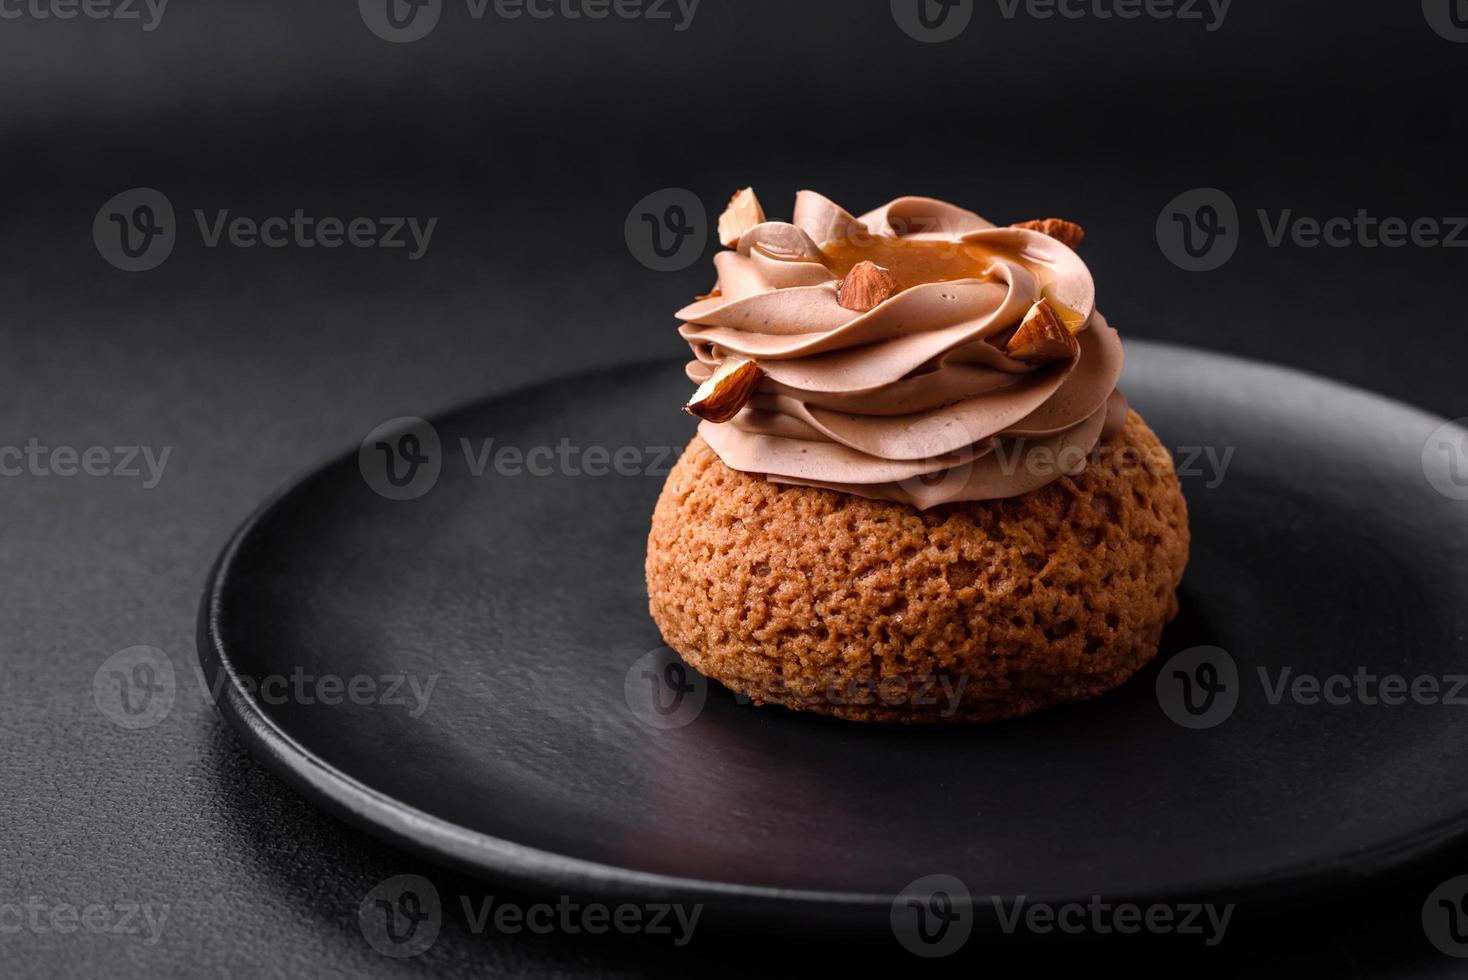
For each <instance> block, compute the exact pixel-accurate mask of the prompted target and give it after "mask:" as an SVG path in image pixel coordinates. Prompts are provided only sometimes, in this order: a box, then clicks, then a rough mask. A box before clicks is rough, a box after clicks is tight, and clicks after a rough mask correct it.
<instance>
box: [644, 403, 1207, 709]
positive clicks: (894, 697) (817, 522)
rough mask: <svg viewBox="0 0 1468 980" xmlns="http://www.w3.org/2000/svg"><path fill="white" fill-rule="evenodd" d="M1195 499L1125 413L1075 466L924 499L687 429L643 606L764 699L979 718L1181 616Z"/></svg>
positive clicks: (731, 683)
mask: <svg viewBox="0 0 1468 980" xmlns="http://www.w3.org/2000/svg"><path fill="white" fill-rule="evenodd" d="M1187 557H1188V526H1187V505H1186V503H1185V502H1184V500H1183V496H1182V492H1181V489H1180V487H1179V485H1178V480H1177V476H1176V475H1175V473H1174V471H1173V466H1172V461H1171V457H1170V455H1169V454H1168V453H1167V452H1166V450H1165V449H1164V448H1163V447H1162V446H1161V444H1160V443H1159V442H1158V440H1157V437H1156V435H1154V434H1153V432H1152V430H1151V429H1150V428H1148V427H1147V425H1146V423H1145V422H1143V421H1142V419H1141V418H1140V417H1139V416H1138V415H1136V414H1135V413H1132V414H1130V416H1129V417H1128V419H1127V421H1126V424H1125V426H1124V427H1123V429H1122V431H1121V432H1119V433H1118V434H1117V435H1115V436H1114V437H1113V438H1112V439H1111V440H1109V441H1108V442H1107V443H1105V444H1103V446H1102V447H1100V448H1099V450H1098V452H1097V454H1096V455H1095V457H1094V458H1093V460H1092V462H1091V465H1090V466H1089V467H1088V468H1087V469H1086V470H1085V471H1084V472H1083V473H1081V474H1080V475H1079V476H1076V477H1061V478H1060V479H1058V480H1055V481H1054V482H1052V483H1050V484H1048V485H1047V486H1045V487H1042V488H1041V489H1039V490H1036V491H1034V492H1033V493H1029V494H1026V495H1024V496H1021V497H1016V498H1013V499H1009V500H994V501H982V502H977V503H959V504H946V505H943V506H940V507H936V508H933V509H932V510H929V511H926V512H922V511H918V510H916V509H915V508H913V507H910V506H908V505H906V504H901V503H892V502H887V501H878V500H868V499H865V498H861V497H855V496H851V495H849V494H843V493H838V492H836V491H831V490H821V489H815V488H811V487H799V486H782V485H779V484H774V483H771V482H769V481H767V480H765V479H764V478H762V477H760V476H756V475H750V474H745V473H740V472H738V471H736V470H732V469H730V468H729V467H727V466H725V465H724V464H723V462H722V461H720V460H719V458H718V457H717V456H716V455H715V454H714V452H713V450H712V449H710V448H709V446H708V444H707V443H705V442H704V441H703V439H701V438H699V437H695V438H694V439H693V441H692V442H691V443H689V445H688V447H687V449H686V450H685V451H684V453H683V456H682V458H681V459H680V460H679V461H678V463H677V465H676V466H675V467H674V468H673V470H672V472H671V473H670V474H669V476H668V480H667V483H666V484H665V486H664V487H663V491H662V494H661V496H660V497H659V498H658V502H657V507H656V509H655V511H654V513H653V520H652V532H651V534H650V535H649V537H648V549H647V587H648V594H649V599H650V608H651V611H652V617H653V619H654V620H655V621H656V623H657V625H658V628H659V629H660V630H661V631H662V634H663V638H664V640H665V641H666V642H667V644H668V645H669V646H671V647H672V648H673V649H675V650H677V651H678V653H679V654H680V655H681V656H682V657H683V658H684V659H685V660H686V661H688V663H689V664H691V665H692V666H694V667H695V668H697V669H698V670H700V671H702V672H703V673H704V674H706V675H708V676H710V677H712V678H714V679H716V680H718V681H720V682H721V683H723V684H724V685H725V686H727V687H729V688H730V689H732V690H733V691H735V692H736V693H740V694H744V695H747V696H749V697H750V698H751V699H752V700H753V701H754V702H755V703H764V702H773V703H777V704H783V705H786V706H787V707H790V708H794V709H797V710H802V711H813V712H819V713H822V714H828V715H834V716H837V717H840V718H846V719H851V720H858V721H885V722H894V721H895V722H938V721H988V720H996V719H1000V718H1009V717H1015V716H1018V715H1024V714H1028V713H1030V712H1033V711H1037V710H1040V709H1042V708H1045V707H1049V706H1051V705H1055V704H1060V703H1063V702H1068V701H1078V700H1083V699H1086V698H1092V697H1096V696H1097V695H1100V694H1102V693H1104V692H1106V691H1109V690H1111V689H1113V688H1115V687H1116V686H1117V685H1119V684H1121V683H1122V682H1123V681H1125V680H1126V679H1127V678H1128V677H1130V676H1131V675H1132V674H1133V673H1135V672H1136V671H1137V670H1138V669H1139V668H1141V667H1142V666H1143V665H1144V664H1145V663H1146V662H1147V661H1148V660H1150V659H1151V658H1152V657H1153V656H1154V655H1155V654H1156V652H1157V644H1158V641H1159V638H1160V636H1161V633H1162V628H1163V627H1164V626H1165V625H1166V624H1167V623H1168V621H1170V620H1171V619H1172V618H1173V617H1174V616H1175V615H1176V614H1177V596H1176V587H1177V584H1178V582H1179V581H1180V580H1181V578H1182V574H1183V569H1184V567H1185V566H1186V564H1187Z"/></svg>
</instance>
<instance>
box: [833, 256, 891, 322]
mask: <svg viewBox="0 0 1468 980" xmlns="http://www.w3.org/2000/svg"><path fill="white" fill-rule="evenodd" d="M896 292H897V280H896V279H894V278H893V277H892V273H890V272H888V271H887V270H886V269H884V268H882V267H881V266H880V265H877V264H876V263H874V262H865V261H863V262H858V263H857V264H856V265H854V266H852V267H851V271H850V272H848V273H847V274H846V278H845V279H843V280H841V285H840V286H839V287H837V289H836V301H837V302H838V303H840V304H841V305H842V306H843V307H845V308H846V309H848V310H853V311H855V312H857V313H866V312H867V311H869V310H874V309H876V308H877V307H878V306H879V305H881V304H882V303H884V302H885V301H887V300H888V299H890V298H891V297H892V295H893V294H894V293H896Z"/></svg>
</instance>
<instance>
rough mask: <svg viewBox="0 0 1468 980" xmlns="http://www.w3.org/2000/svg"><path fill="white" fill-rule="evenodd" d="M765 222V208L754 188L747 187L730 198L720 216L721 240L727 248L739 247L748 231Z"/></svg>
mask: <svg viewBox="0 0 1468 980" xmlns="http://www.w3.org/2000/svg"><path fill="white" fill-rule="evenodd" d="M764 223H765V209H764V208H762V207H760V204H759V198H757V197H755V196H754V188H752V187H746V188H744V190H742V191H740V192H739V193H737V194H735V195H734V196H733V197H731V198H729V206H728V207H726V208H725V209H724V213H723V214H721V215H720V216H719V242H720V243H721V244H722V245H723V246H724V247H725V248H737V247H738V246H739V239H741V238H743V237H744V233H745V232H746V231H748V230H749V229H751V228H753V227H754V226H755V225H762V224H764Z"/></svg>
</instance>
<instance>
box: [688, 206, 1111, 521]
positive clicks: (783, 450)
mask: <svg viewBox="0 0 1468 980" xmlns="http://www.w3.org/2000/svg"><path fill="white" fill-rule="evenodd" d="M903 245H916V246H917V248H918V249H920V250H922V251H923V252H924V253H925V254H927V255H934V254H940V255H941V257H942V258H943V259H944V261H945V262H947V263H948V264H949V265H950V266H951V267H952V268H953V269H955V270H958V271H959V272H960V273H961V275H960V276H959V277H956V278H946V277H945V278H943V279H942V280H941V281H924V282H918V283H916V284H913V285H908V286H907V288H904V289H902V290H901V291H899V292H897V293H896V294H895V295H893V296H891V297H890V298H889V299H887V300H886V301H884V302H882V303H881V304H879V305H878V306H877V307H876V308H874V309H872V310H870V311H868V312H865V313H859V312H854V311H852V310H848V309H846V308H844V307H843V306H842V305H841V303H840V302H839V300H838V286H839V282H840V280H839V277H838V275H837V273H836V271H833V269H834V268H837V267H838V263H837V262H836V261H835V260H834V259H833V256H835V255H837V254H848V255H849V254H852V253H855V254H861V252H862V250H863V249H865V248H872V249H878V250H881V249H886V250H887V252H886V253H883V254H898V253H897V252H894V251H893V249H895V248H896V247H897V246H903ZM945 247H946V250H947V254H946V255H942V254H941V253H938V252H935V251H934V250H935V249H944V248H945ZM872 254H878V253H877V252H873V253H872ZM714 265H715V267H716V268H717V270H718V277H719V278H718V283H717V286H716V288H715V290H714V292H713V294H711V295H710V296H709V297H707V298H704V299H701V300H699V301H697V302H695V303H693V304H691V305H689V306H686V307H684V308H683V309H682V310H679V311H678V314H677V316H678V318H679V319H680V320H682V321H683V325H682V326H681V327H680V328H679V333H680V334H681V335H682V336H683V338H684V339H685V340H687V341H688V343H689V345H690V347H691V348H692V350H693V354H694V360H693V361H692V362H691V363H690V364H689V365H688V376H689V378H690V379H692V380H693V381H695V382H698V383H702V382H703V381H705V380H706V379H707V378H708V377H709V376H710V375H711V374H713V372H714V371H715V370H716V369H717V368H718V367H719V365H720V364H721V363H722V362H723V361H724V359H725V358H728V357H731V356H737V357H743V358H750V359H753V360H754V361H756V362H757V363H758V364H759V366H760V368H761V369H762V370H763V372H764V378H763V379H762V380H761V382H760V385H759V388H758V389H757V391H756V393H755V395H754V397H753V398H752V399H751V401H750V402H749V404H748V405H746V406H745V408H744V409H743V411H741V412H740V413H739V415H738V416H736V417H735V418H734V419H733V420H732V421H730V422H727V423H725V424H722V425H716V424H713V423H710V422H704V423H702V424H701V425H700V427H699V432H700V434H701V435H702V436H703V438H704V440H705V441H706V442H708V444H709V445H710V446H711V447H712V448H713V450H714V452H716V453H717V454H718V455H719V458H720V459H722V460H723V461H724V462H725V464H727V465H728V466H730V467H732V468H733V469H736V470H741V471H744V472H748V473H760V474H764V475H765V476H767V477H768V478H769V479H770V480H773V481H775V482H780V483H794V484H802V485H806V486H817V487H827V488H830V489H834V490H840V491H844V492H847V493H852V494H857V495H860V496H863V497H873V498H878V499H887V500H896V501H902V502H905V503H908V504H912V505H914V506H916V507H918V508H920V509H926V508H929V507H933V506H936V505H938V504H943V503H949V502H952V501H961V500H987V499H995V498H1001V497H1011V496H1016V495H1018V494H1022V493H1027V492H1029V491H1031V490H1034V489H1037V488H1038V487H1041V486H1043V485H1045V484H1046V483H1049V482H1050V481H1051V480H1054V479H1057V478H1059V477H1060V476H1062V475H1066V474H1074V473H1077V472H1079V471H1080V470H1081V469H1084V466H1085V461H1086V459H1087V458H1088V456H1089V454H1090V453H1091V452H1092V450H1093V449H1094V448H1095V447H1096V445H1097V444H1098V443H1099V442H1100V441H1101V440H1102V439H1103V438H1105V437H1107V436H1109V435H1110V434H1111V432H1112V431H1114V430H1116V429H1119V428H1120V426H1121V424H1122V423H1123V422H1124V421H1125V418H1126V402H1125V400H1124V399H1123V398H1122V397H1121V395H1120V393H1119V392H1117V391H1116V383H1117V380H1118V378H1119V377H1120V376H1121V367H1122V348H1121V341H1120V339H1119V338H1118V337H1117V334H1116V331H1114V330H1112V329H1111V327H1109V326H1108V325H1107V323H1106V320H1105V318H1104V317H1102V316H1101V314H1100V313H1099V312H1097V310H1096V308H1095V285H1094V282H1093V280H1092V278H1091V273H1090V270H1089V269H1088V268H1087V267H1086V264H1085V263H1084V262H1083V261H1082V260H1081V258H1080V256H1078V255H1077V254H1076V253H1075V252H1074V251H1072V250H1071V249H1070V248H1068V247H1066V246H1065V245H1063V244H1062V243H1060V242H1059V241H1056V240H1055V239H1053V238H1051V237H1049V236H1048V235H1044V234H1042V233H1040V232H1038V231H1033V230H1030V229H1025V228H1012V227H1010V228H998V227H995V226H994V225H993V224H991V223H989V222H988V221H986V220H984V219H983V218H981V217H979V216H978V215H977V214H974V213H972V212H970V211H965V210H963V209H961V208H957V207H955V206H953V205H951V204H947V203H944V202H942V201H937V200H933V199H931V198H924V197H901V198H898V199H896V200H894V201H892V202H890V203H888V204H886V205H884V206H883V207H881V208H878V209H877V210H875V211H872V212H870V213H868V214H865V215H862V216H860V217H854V216H852V215H851V214H849V213H847V212H846V211H844V210H843V209H842V208H840V207H839V206H837V205H836V204H834V203H833V202H831V201H830V200H828V199H827V198H825V197H822V196H821V195H819V194H816V193H814V192H811V191H801V192H800V194H799V195H798V196H797V198H796V206H795V215H794V218H793V219H792V221H791V222H789V223H785V222H778V221H767V222H765V223H763V224H760V225H757V226H755V227H753V228H751V229H750V230H749V231H747V232H745V234H744V235H743V236H742V238H741V239H740V241H739V242H738V245H737V247H735V248H732V249H729V250H726V251H723V252H720V253H719V254H718V255H717V256H715V258H714ZM900 278H901V276H899V279H900ZM1042 298H1045V299H1048V300H1050V301H1051V302H1052V303H1055V304H1058V306H1059V307H1061V308H1063V309H1065V310H1067V313H1068V315H1071V314H1073V316H1074V320H1075V322H1076V323H1079V324H1080V326H1079V327H1078V330H1079V332H1078V334H1077V340H1078V341H1079V348H1080V353H1079V355H1078V356H1076V357H1075V358H1073V359H1071V360H1068V361H1065V362H1062V363H1058V364H1048V365H1039V366H1037V365H1034V364H1029V363H1026V362H1023V361H1019V360H1015V359H1014V358H1011V357H1010V356H1009V355H1008V354H1006V353H1005V350H1004V343H1005V341H1006V340H1007V339H1008V338H1009V336H1010V335H1011V334H1012V333H1013V331H1014V330H1015V328H1016V327H1018V326H1019V324H1020V322H1021V320H1022V319H1023V318H1024V316H1025V314H1026V313H1027V312H1028V311H1029V310H1030V308H1031V307H1032V306H1033V305H1034V304H1035V303H1036V302H1037V301H1039V300H1040V299H1042Z"/></svg>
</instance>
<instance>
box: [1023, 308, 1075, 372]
mask: <svg viewBox="0 0 1468 980" xmlns="http://www.w3.org/2000/svg"><path fill="white" fill-rule="evenodd" d="M1004 349H1005V351H1006V352H1007V353H1008V354H1009V356H1010V357H1012V358H1014V359H1015V360H1017V361H1026V362H1028V363H1031V364H1048V363H1050V362H1052V361H1068V360H1070V359H1071V358H1073V357H1075V356H1076V355H1077V354H1079V353H1080V350H1081V345H1080V342H1079V341H1077V340H1076V338H1075V335H1074V334H1072V333H1071V332H1070V331H1069V330H1067V329H1066V326H1065V322H1064V321H1063V320H1061V319H1060V314H1058V313H1056V312H1055V308H1054V307H1053V306H1051V305H1050V303H1049V301H1048V300H1043V299H1042V300H1040V302H1038V303H1036V304H1035V305H1034V306H1032V307H1030V312H1029V313H1027V314H1025V318H1024V320H1023V322H1021V323H1020V325H1019V329H1018V330H1016V331H1015V332H1014V336H1013V337H1010V338H1009V343H1008V344H1006V345H1005V346H1004Z"/></svg>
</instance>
